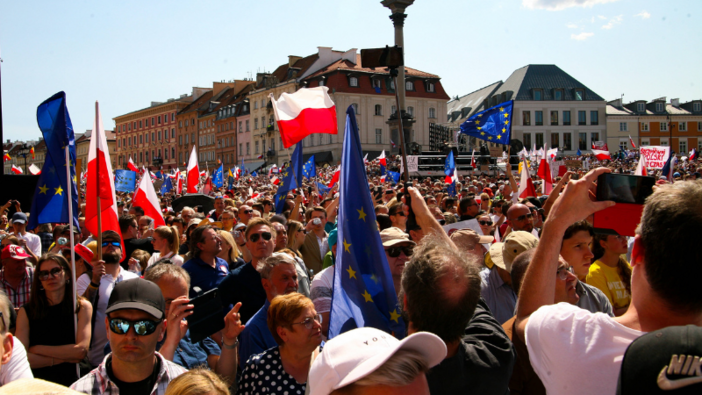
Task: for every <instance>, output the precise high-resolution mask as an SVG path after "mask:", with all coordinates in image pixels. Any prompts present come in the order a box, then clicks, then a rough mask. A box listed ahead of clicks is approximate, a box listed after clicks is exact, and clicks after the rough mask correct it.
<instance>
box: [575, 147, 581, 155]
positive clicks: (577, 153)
mask: <svg viewBox="0 0 702 395" xmlns="http://www.w3.org/2000/svg"><path fill="white" fill-rule="evenodd" d="M582 154H583V153H582V152H580V148H578V152H576V153H575V155H578V156H581V155H582Z"/></svg>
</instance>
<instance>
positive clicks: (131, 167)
mask: <svg viewBox="0 0 702 395" xmlns="http://www.w3.org/2000/svg"><path fill="white" fill-rule="evenodd" d="M127 168H128V169H129V170H131V171H135V172H137V173H138V172H139V168H138V167H136V165H135V164H134V161H132V157H131V156H130V157H129V162H127Z"/></svg>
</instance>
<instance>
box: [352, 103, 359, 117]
mask: <svg viewBox="0 0 702 395" xmlns="http://www.w3.org/2000/svg"><path fill="white" fill-rule="evenodd" d="M351 107H353V112H354V113H356V114H357V115H358V103H351Z"/></svg>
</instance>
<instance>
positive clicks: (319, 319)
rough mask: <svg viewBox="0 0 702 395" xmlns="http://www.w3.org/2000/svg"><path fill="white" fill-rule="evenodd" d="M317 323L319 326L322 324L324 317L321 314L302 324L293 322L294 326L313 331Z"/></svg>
mask: <svg viewBox="0 0 702 395" xmlns="http://www.w3.org/2000/svg"><path fill="white" fill-rule="evenodd" d="M315 322H316V323H318V324H321V323H322V315H321V314H317V315H315V316H314V317H307V318H305V320H304V321H302V322H293V323H292V325H304V326H305V328H307V329H312V326H313V325H314V323H315Z"/></svg>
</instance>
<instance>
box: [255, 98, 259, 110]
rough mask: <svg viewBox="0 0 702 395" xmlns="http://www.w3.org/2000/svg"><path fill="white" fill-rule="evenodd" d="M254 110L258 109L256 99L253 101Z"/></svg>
mask: <svg viewBox="0 0 702 395" xmlns="http://www.w3.org/2000/svg"><path fill="white" fill-rule="evenodd" d="M254 110H258V100H257V101H255V102H254Z"/></svg>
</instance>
